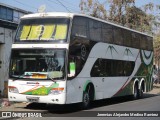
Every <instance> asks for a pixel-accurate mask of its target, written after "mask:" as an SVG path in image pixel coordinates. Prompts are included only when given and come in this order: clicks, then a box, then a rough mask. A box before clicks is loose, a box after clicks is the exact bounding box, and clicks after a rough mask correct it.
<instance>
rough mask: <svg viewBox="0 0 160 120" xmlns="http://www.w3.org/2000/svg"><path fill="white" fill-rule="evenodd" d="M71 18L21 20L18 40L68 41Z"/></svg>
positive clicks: (17, 35)
mask: <svg viewBox="0 0 160 120" xmlns="http://www.w3.org/2000/svg"><path fill="white" fill-rule="evenodd" d="M68 25H69V19H67V18H39V19H37V18H36V19H24V20H22V21H21V23H20V25H19V28H18V31H17V34H16V42H22V41H23V42H25V41H27V42H29V41H32V42H33V41H36V42H37V41H66V39H67V33H68Z"/></svg>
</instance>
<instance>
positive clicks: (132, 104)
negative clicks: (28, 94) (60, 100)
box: [14, 94, 160, 120]
mask: <svg viewBox="0 0 160 120" xmlns="http://www.w3.org/2000/svg"><path fill="white" fill-rule="evenodd" d="M77 105H78V104H72V105H64V106H56V105H48V106H47V107H45V106H44V105H43V104H38V105H37V104H30V105H28V106H27V107H25V108H24V109H25V110H26V109H28V110H30V109H31V110H38V111H43V113H42V116H43V118H32V119H33V120H50V119H52V120H75V119H76V120H82V119H86V120H97V119H100V120H107V119H109V120H117V119H118V120H119V119H120V120H121V119H122V120H135V119H139V120H151V119H152V120H159V118H160V117H118V116H117V117H94V116H97V114H98V113H100V114H101V113H109V111H114V113H121V111H125V112H127V113H129V114H130V113H132V112H133V111H136V112H137V113H138V114H140V113H141V112H142V111H152V112H150V113H155V112H154V111H160V95H155V94H154V95H153V94H145V95H144V98H143V99H139V100H132V99H130V98H128V97H120V98H112V99H106V100H99V101H96V102H94V103H93V104H92V107H91V108H90V109H89V110H80V109H77ZM128 111H130V112H128ZM138 111H141V112H138ZM125 112H123V113H125ZM114 113H113V112H112V115H113V114H114ZM158 113H160V112H158ZM140 115H141V114H140ZM78 116H83V117H78ZM87 116H90V117H87ZM92 116H93V117H92ZM21 119H23V120H30V119H31V118H17V119H15V118H14V120H21Z"/></svg>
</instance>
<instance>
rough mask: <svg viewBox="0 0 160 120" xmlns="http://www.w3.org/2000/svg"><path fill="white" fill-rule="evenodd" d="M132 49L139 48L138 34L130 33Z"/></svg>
mask: <svg viewBox="0 0 160 120" xmlns="http://www.w3.org/2000/svg"><path fill="white" fill-rule="evenodd" d="M132 47H133V48H140V35H139V34H138V33H134V32H132Z"/></svg>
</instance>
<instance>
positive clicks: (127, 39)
mask: <svg viewBox="0 0 160 120" xmlns="http://www.w3.org/2000/svg"><path fill="white" fill-rule="evenodd" d="M123 33H124V45H125V46H131V45H132V43H131V42H132V34H131V32H130V31H128V30H123Z"/></svg>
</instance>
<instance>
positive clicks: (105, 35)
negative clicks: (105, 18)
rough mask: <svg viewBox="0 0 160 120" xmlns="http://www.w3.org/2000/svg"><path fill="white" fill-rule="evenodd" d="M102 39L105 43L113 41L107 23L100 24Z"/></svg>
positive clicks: (109, 26) (111, 31) (111, 32)
mask: <svg viewBox="0 0 160 120" xmlns="http://www.w3.org/2000/svg"><path fill="white" fill-rule="evenodd" d="M102 40H103V41H104V42H107V43H112V42H113V30H112V26H111V25H109V24H104V23H103V24H102Z"/></svg>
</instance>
